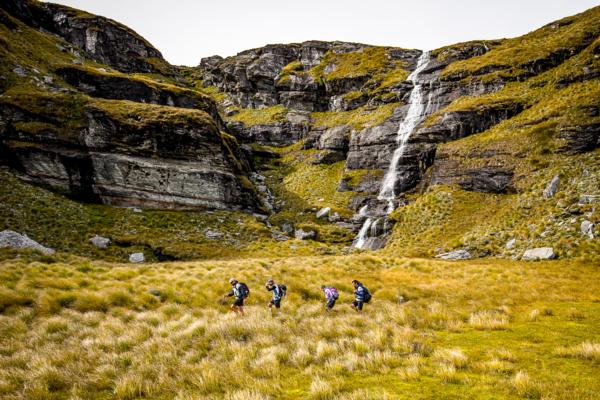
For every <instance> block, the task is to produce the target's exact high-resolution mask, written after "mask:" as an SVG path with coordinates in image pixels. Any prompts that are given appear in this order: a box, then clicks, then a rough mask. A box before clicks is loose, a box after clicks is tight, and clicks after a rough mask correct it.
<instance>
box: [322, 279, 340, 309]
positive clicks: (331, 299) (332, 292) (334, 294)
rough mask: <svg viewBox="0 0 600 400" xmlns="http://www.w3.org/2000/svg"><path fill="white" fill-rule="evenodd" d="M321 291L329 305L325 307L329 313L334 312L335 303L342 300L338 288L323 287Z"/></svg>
mask: <svg viewBox="0 0 600 400" xmlns="http://www.w3.org/2000/svg"><path fill="white" fill-rule="evenodd" d="M321 290H322V291H323V293H325V300H327V304H326V305H325V309H326V310H327V311H330V310H333V306H335V302H336V301H337V300H338V299H339V298H340V295H339V293H338V291H337V289H336V288H334V287H333V286H325V285H322V286H321Z"/></svg>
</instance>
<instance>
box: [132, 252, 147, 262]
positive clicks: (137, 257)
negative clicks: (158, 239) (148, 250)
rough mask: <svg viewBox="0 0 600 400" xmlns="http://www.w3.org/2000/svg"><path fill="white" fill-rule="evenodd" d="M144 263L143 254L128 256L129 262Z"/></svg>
mask: <svg viewBox="0 0 600 400" xmlns="http://www.w3.org/2000/svg"><path fill="white" fill-rule="evenodd" d="M144 261H146V259H145V258H144V253H133V254H130V255H129V262H132V263H143V262H144Z"/></svg>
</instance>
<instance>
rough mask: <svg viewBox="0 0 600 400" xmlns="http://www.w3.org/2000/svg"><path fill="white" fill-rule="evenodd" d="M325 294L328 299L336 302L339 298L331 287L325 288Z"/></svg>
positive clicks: (335, 290)
mask: <svg viewBox="0 0 600 400" xmlns="http://www.w3.org/2000/svg"><path fill="white" fill-rule="evenodd" d="M327 294H329V296H328V298H332V299H334V300H337V299H339V298H340V295H339V293H338V291H337V289H336V288H334V287H333V286H332V287H329V288H327Z"/></svg>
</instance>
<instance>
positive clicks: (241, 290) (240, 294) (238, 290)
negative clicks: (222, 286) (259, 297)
mask: <svg viewBox="0 0 600 400" xmlns="http://www.w3.org/2000/svg"><path fill="white" fill-rule="evenodd" d="M229 283H230V284H231V292H229V293H227V294H226V295H225V297H231V296H235V300H234V301H233V304H232V305H231V310H232V311H234V312H235V313H238V314H240V316H242V317H243V316H244V300H246V299H247V298H248V296H250V289H248V286H247V285H246V284H245V283H242V282H238V280H237V279H235V278H231V279H230V280H229Z"/></svg>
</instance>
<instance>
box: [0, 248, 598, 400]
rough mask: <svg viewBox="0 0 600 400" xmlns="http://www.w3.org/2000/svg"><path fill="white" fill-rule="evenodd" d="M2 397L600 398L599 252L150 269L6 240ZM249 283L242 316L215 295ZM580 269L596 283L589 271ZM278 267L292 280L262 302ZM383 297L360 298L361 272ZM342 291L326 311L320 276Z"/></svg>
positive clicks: (0, 266)
mask: <svg viewBox="0 0 600 400" xmlns="http://www.w3.org/2000/svg"><path fill="white" fill-rule="evenodd" d="M0 254H2V258H3V261H2V262H1V263H0V278H1V279H0V282H1V283H0V294H1V295H0V349H1V353H2V357H0V397H2V398H25V399H42V398H44V399H61V398H73V397H75V398H81V399H105V398H118V399H143V398H148V399H168V398H179V399H192V398H207V399H210V398H214V399H217V398H227V399H269V398H277V399H294V398H309V399H338V398H339V399H342V398H344V399H358V398H361V399H364V398H367V399H381V398H388V399H408V398H411V399H428V398H457V399H458V398H469V399H490V398H495V399H518V398H530V399H549V398H551V399H575V398H577V399H590V400H591V399H595V398H597V393H598V392H599V391H600V386H599V384H600V382H599V381H598V379H597V376H598V374H599V373H600V330H599V327H600V297H598V293H600V286H599V283H598V282H600V276H599V275H598V273H599V272H598V269H597V268H596V267H594V266H592V265H590V264H586V263H576V262H565V261H557V262H547V263H528V264H523V263H518V262H508V261H476V262H454V263H451V262H440V261H430V260H418V259H413V260H411V259H399V258H395V257H374V256H369V255H364V256H347V257H327V258H325V257H321V258H286V259H270V260H266V259H246V260H236V261H230V262H219V261H206V262H195V263H185V264H183V263H163V264H148V265H144V266H131V265H123V264H109V263H104V262H92V261H88V260H84V259H78V258H72V257H65V256H53V257H50V258H49V257H48V256H41V257H40V256H36V255H27V254H24V253H21V255H20V256H17V257H16V258H13V257H15V256H16V254H15V253H10V252H8V253H7V252H5V251H4V252H2V253H0ZM230 276H236V277H238V278H239V279H240V280H242V281H244V282H246V283H248V285H249V286H250V288H251V296H250V299H249V307H247V316H246V317H245V318H243V319H237V318H236V317H235V316H234V315H233V314H232V313H229V312H228V308H227V305H226V304H224V303H221V302H220V301H219V298H220V296H221V295H222V294H223V293H224V292H225V291H226V290H227V279H228V278H229V277H230ZM581 276H585V277H586V284H585V285H582V284H581V278H580V277H581ZM268 277H273V278H275V279H276V280H277V281H278V282H279V281H280V282H283V283H285V284H286V285H287V286H288V288H289V289H288V292H289V296H288V297H287V298H286V299H285V300H284V302H283V309H282V314H281V315H280V316H275V317H271V316H270V315H269V313H268V311H267V309H266V307H265V304H266V302H267V300H268V298H269V293H268V292H267V291H266V290H265V289H263V287H262V285H263V284H264V282H265V281H266V279H267V278H268ZM354 278H359V279H361V280H362V281H364V282H365V284H367V285H368V287H369V288H370V289H371V290H372V292H373V294H374V300H373V301H372V303H371V304H369V305H367V306H366V309H365V312H364V313H363V314H362V315H358V314H355V313H354V311H352V310H350V308H349V307H348V303H349V302H350V301H351V290H350V288H351V286H350V281H351V280H352V279H354ZM322 283H328V284H333V285H336V286H337V287H338V289H339V290H340V291H341V298H340V301H339V304H338V306H336V309H335V310H334V311H333V312H331V313H326V312H325V310H324V309H323V305H324V304H323V300H322V295H321V294H320V290H319V286H320V285H321V284H322Z"/></svg>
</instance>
